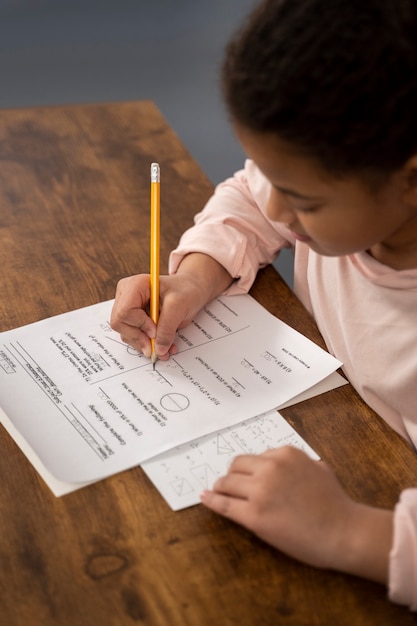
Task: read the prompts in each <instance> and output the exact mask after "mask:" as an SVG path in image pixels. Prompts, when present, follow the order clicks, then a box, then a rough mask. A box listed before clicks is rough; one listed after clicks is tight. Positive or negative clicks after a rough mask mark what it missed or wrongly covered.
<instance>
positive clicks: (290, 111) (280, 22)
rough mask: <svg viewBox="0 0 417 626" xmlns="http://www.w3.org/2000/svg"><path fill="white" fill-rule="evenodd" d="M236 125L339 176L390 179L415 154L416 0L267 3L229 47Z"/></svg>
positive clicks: (228, 92)
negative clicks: (276, 139)
mask: <svg viewBox="0 0 417 626" xmlns="http://www.w3.org/2000/svg"><path fill="white" fill-rule="evenodd" d="M223 87H224V93H225V98H226V103H227V105H228V107H229V110H230V113H231V116H232V118H233V120H234V121H235V122H237V123H238V124H239V125H241V126H243V127H246V128H248V129H251V130H252V131H255V132H260V133H264V132H266V133H271V132H272V133H276V134H277V135H278V136H279V137H280V138H281V139H283V140H285V141H287V142H289V143H290V144H292V145H293V146H294V147H296V148H298V149H299V150H300V152H301V153H303V154H306V155H308V156H310V157H314V158H315V159H317V160H318V161H319V163H320V164H321V165H322V166H323V168H324V169H325V170H327V171H328V172H329V173H333V174H334V175H336V176H339V175H342V176H343V175H346V174H347V175H349V174H350V175H355V174H358V175H366V174H367V173H369V174H382V175H383V177H384V176H385V175H386V174H390V173H392V172H393V171H394V170H396V169H398V168H400V167H401V166H402V165H403V164H404V163H405V162H406V161H407V159H408V158H409V157H410V156H412V155H413V154H416V153H417V2H416V0H266V1H264V2H262V4H261V5H260V6H258V7H257V8H256V9H255V11H254V12H253V13H252V14H251V15H250V16H249V18H248V20H247V21H246V23H245V24H244V27H243V29H242V30H240V31H239V32H238V33H237V35H236V36H235V38H234V39H233V40H232V41H231V42H230V43H229V45H228V48H227V52H226V58H225V62H224V66H223Z"/></svg>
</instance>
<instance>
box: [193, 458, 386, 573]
mask: <svg viewBox="0 0 417 626" xmlns="http://www.w3.org/2000/svg"><path fill="white" fill-rule="evenodd" d="M201 499H202V502H203V504H204V505H205V506H207V507H208V508H210V509H212V510H213V511H215V512H216V513H219V514H220V515H224V516H225V517H228V518H230V519H231V520H233V521H235V522H237V523H239V524H242V525H243V526H245V527H246V528H248V529H249V530H251V531H253V532H254V533H255V534H256V535H258V537H260V538H261V539H263V540H265V541H266V542H268V543H270V544H271V545H273V546H274V547H276V548H278V549H280V550H282V551H283V552H285V553H286V554H289V555H290V556H292V557H294V558H296V559H299V560H301V561H304V562H306V563H309V564H310V565H314V566H317V567H322V568H331V569H336V570H342V571H347V572H350V573H356V574H360V575H363V576H366V577H369V578H373V579H375V580H379V581H381V582H385V581H386V578H387V570H388V553H389V548H390V545H391V538H392V513H391V512H390V511H385V510H381V509H374V508H372V507H368V506H365V505H363V504H359V503H357V502H354V501H353V500H352V499H351V498H349V497H348V496H347V494H346V493H345V492H344V491H343V489H342V487H341V485H340V483H339V481H338V480H337V478H336V476H335V475H334V473H333V472H332V471H331V470H330V469H329V468H328V466H327V465H326V464H325V463H324V462H321V461H320V462H319V461H313V460H311V459H310V458H309V457H308V456H307V455H306V454H305V453H304V452H302V451H301V450H298V449H296V448H293V447H284V448H279V449H274V450H268V451H267V452H264V453H263V454H260V455H244V456H239V457H237V458H235V459H234V461H233V462H232V464H231V466H230V468H229V471H228V473H227V475H226V476H224V477H222V478H219V479H218V480H217V481H216V483H215V485H214V487H213V490H212V491H205V492H204V493H203V494H202V496H201ZM379 533H381V534H379ZM370 534H371V535H373V538H371V537H370V536H369V535H370ZM375 551H376V552H375ZM369 568H370V569H369Z"/></svg>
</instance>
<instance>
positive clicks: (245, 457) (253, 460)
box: [229, 454, 262, 474]
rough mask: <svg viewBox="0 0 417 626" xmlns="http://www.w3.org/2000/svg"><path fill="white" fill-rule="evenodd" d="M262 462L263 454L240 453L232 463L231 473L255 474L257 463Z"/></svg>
mask: <svg viewBox="0 0 417 626" xmlns="http://www.w3.org/2000/svg"><path fill="white" fill-rule="evenodd" d="M261 462H262V459H261V456H260V455H256V454H240V455H239V456H236V457H235V458H234V459H233V461H232V462H231V464H230V467H229V473H231V472H237V473H239V474H253V472H254V470H255V468H256V466H257V465H259V464H260V463H261Z"/></svg>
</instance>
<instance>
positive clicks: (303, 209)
mask: <svg viewBox="0 0 417 626" xmlns="http://www.w3.org/2000/svg"><path fill="white" fill-rule="evenodd" d="M319 208H320V205H319V204H315V205H313V206H295V207H294V211H297V213H314V212H315V211H317V209H319Z"/></svg>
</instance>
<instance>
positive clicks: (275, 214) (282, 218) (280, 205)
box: [266, 188, 295, 224]
mask: <svg viewBox="0 0 417 626" xmlns="http://www.w3.org/2000/svg"><path fill="white" fill-rule="evenodd" d="M266 214H267V216H268V217H269V219H270V220H273V221H274V222H283V223H284V224H291V223H292V222H293V221H294V217H295V214H294V211H293V210H292V208H291V205H290V203H289V201H288V198H286V196H285V194H283V193H281V192H280V191H278V189H274V188H272V189H271V192H270V194H269V200H268V204H267V207H266Z"/></svg>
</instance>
